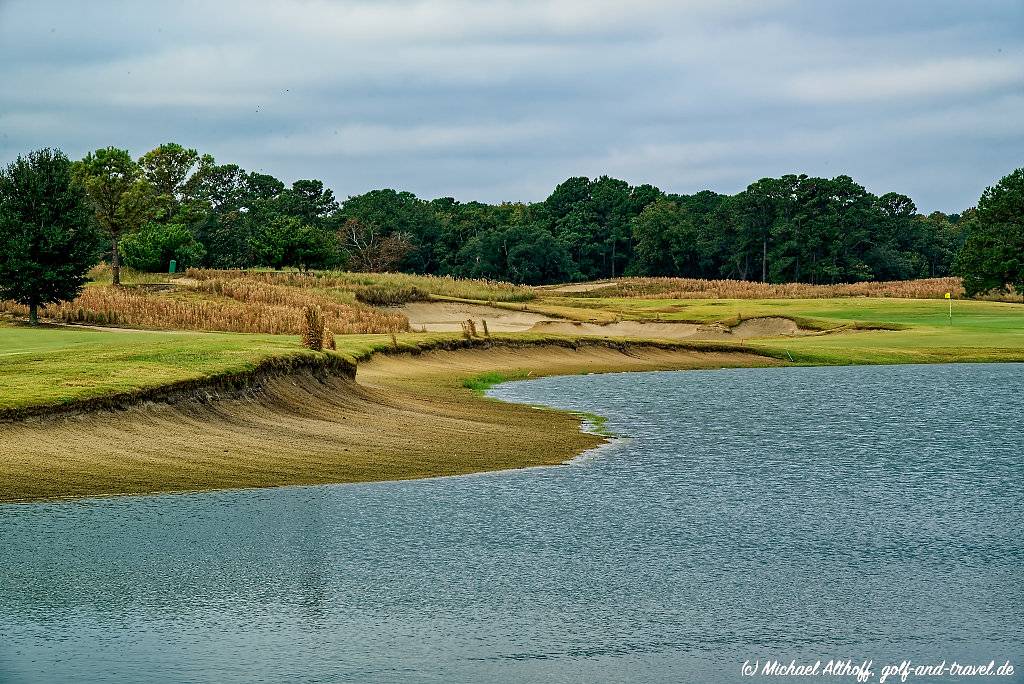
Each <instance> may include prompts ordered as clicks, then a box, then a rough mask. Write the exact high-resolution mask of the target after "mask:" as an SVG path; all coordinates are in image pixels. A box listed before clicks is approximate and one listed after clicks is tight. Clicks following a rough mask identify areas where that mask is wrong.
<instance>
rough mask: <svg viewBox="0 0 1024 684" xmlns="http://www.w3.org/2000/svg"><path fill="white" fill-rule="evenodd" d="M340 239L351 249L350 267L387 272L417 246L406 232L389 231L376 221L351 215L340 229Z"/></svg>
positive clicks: (342, 244) (346, 247) (395, 266)
mask: <svg viewBox="0 0 1024 684" xmlns="http://www.w3.org/2000/svg"><path fill="white" fill-rule="evenodd" d="M338 241H339V243H340V244H341V246H342V248H343V249H344V250H345V251H346V252H347V253H348V268H349V269H351V270H353V271H367V272H371V273H383V272H386V271H393V270H396V269H397V268H398V265H399V264H400V263H402V260H403V259H405V257H406V256H408V254H409V252H411V251H412V250H413V244H412V239H411V237H410V236H409V235H408V234H406V233H391V234H390V235H385V234H384V231H382V230H381V229H380V228H379V227H378V226H377V225H376V224H374V223H370V222H363V221H360V220H359V219H354V218H350V219H348V220H347V221H345V224H344V225H343V226H342V227H341V229H340V230H339V231H338Z"/></svg>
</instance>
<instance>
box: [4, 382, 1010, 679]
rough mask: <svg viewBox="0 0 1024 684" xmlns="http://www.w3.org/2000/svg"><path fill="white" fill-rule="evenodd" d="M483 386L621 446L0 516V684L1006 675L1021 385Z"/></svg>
mask: <svg viewBox="0 0 1024 684" xmlns="http://www.w3.org/2000/svg"><path fill="white" fill-rule="evenodd" d="M494 394H495V395H496V396H498V397H501V398H503V399H508V400H513V401H522V402H529V403H541V404H548V405H554V406H559V407H566V408H572V409H578V410H585V411H590V412H594V413H600V414H603V415H606V416H608V417H609V423H608V424H609V427H610V428H611V429H612V430H614V431H616V432H618V433H620V434H622V435H624V436H626V437H627V439H624V440H621V441H619V442H618V443H616V444H615V445H613V446H611V447H607V448H604V449H601V450H598V451H597V452H596V453H593V454H591V455H590V456H588V457H585V458H583V459H581V460H580V461H579V462H576V463H573V464H570V465H567V466H563V467H558V468H543V469H533V470H528V471H519V472H513V473H495V474H489V475H481V476H471V477H462V478H449V479H443V480H433V481H419V482H406V483H380V484H368V485H342V486H330V487H309V488H286V489H277V490H263V491H245V492H228V493H213V494H201V495H188V496H156V497H139V498H120V499H113V500H92V501H83V502H76V503H66V504H65V503H62V504H41V505H20V506H0V535H2V537H0V541H2V546H0V681H3V682H57V681H62V682H63V681H81V682H134V681H149V682H252V681H265V682H347V681H352V682H498V683H500V682H632V681H636V682H738V681H752V682H756V681H762V682H765V681H777V679H773V678H766V677H753V678H741V677H740V666H741V664H742V663H743V662H744V661H745V660H748V659H749V660H751V661H754V660H755V659H760V660H761V661H762V662H763V661H764V660H765V659H766V658H771V657H776V658H779V659H784V660H785V661H786V662H787V663H788V662H789V660H791V659H793V658H796V659H798V660H808V659H809V660H812V661H813V660H814V659H818V658H820V659H822V660H823V661H827V660H828V659H830V658H844V659H845V658H853V659H854V660H856V661H860V660H862V659H873V660H874V663H875V664H874V669H875V676H874V679H873V680H872V681H878V674H879V671H880V669H881V667H882V666H883V664H885V663H887V662H891V661H894V660H895V661H899V660H902V659H911V660H913V661H914V662H915V663H916V662H920V663H922V664H926V663H932V662H939V661H942V660H943V659H946V660H947V662H950V661H952V660H953V659H955V658H960V659H963V660H966V661H968V662H985V663H987V662H988V661H989V660H996V661H997V663H1002V662H1003V661H1005V660H1010V661H1011V662H1012V663H1013V664H1014V665H1015V666H1016V667H1017V669H1018V672H1017V674H1016V675H1014V676H1010V677H998V678H986V679H987V680H988V681H998V682H1021V681H1024V677H1022V676H1021V671H1024V658H1022V655H1024V638H1022V636H1021V635H1022V630H1024V538H1022V530H1024V493H1022V489H1021V486H1022V484H1024V427H1022V426H1024V366H1022V365H961V366H902V367H874V368H863V367H862V368H807V369H797V368H793V369H741V370H722V371H706V372H684V373H634V374H619V375H600V376H598V375H594V376H585V377H562V378H548V379H543V380H534V381H529V382H520V383H511V384H507V385H504V386H502V387H499V388H498V389H496V390H495V391H494ZM986 679H970V680H962V681H979V682H980V681H985V680H986ZM802 681H822V680H820V679H803V680H802ZM824 681H842V682H853V681H854V679H853V678H852V677H846V678H826V679H825V680H824ZM890 681H892V680H890ZM909 681H914V682H923V681H942V682H948V681H957V680H954V679H952V678H948V677H945V678H941V679H929V678H916V679H911V680H909Z"/></svg>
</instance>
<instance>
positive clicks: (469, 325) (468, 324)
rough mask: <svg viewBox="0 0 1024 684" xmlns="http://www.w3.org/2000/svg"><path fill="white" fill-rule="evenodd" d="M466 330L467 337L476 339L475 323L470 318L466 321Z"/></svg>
mask: <svg viewBox="0 0 1024 684" xmlns="http://www.w3.org/2000/svg"><path fill="white" fill-rule="evenodd" d="M466 328H467V329H468V330H469V336H470V337H477V334H476V323H475V322H473V319H472V318H470V319H469V320H467V321H466Z"/></svg>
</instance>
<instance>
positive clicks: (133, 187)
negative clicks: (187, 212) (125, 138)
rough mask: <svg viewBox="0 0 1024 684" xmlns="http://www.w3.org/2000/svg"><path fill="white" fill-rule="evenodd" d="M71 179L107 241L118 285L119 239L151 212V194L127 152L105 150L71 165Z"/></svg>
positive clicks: (106, 148)
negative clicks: (87, 201) (86, 198)
mask: <svg viewBox="0 0 1024 684" xmlns="http://www.w3.org/2000/svg"><path fill="white" fill-rule="evenodd" d="M74 175H75V178H76V179H77V180H78V182H79V183H80V184H81V185H82V187H84V188H85V191H86V193H87V194H88V196H89V199H90V200H91V202H92V207H93V211H94V212H95V215H96V221H97V222H98V223H99V225H100V227H101V228H103V230H104V231H106V233H107V235H108V236H109V237H110V241H111V242H110V252H111V259H110V267H111V271H112V273H113V281H114V285H120V284H121V255H120V250H119V249H118V245H119V243H120V241H121V238H122V237H123V236H124V235H126V234H128V233H130V232H131V231H133V230H136V229H138V228H139V227H140V226H141V225H142V224H143V223H145V221H146V220H147V219H148V218H150V217H151V215H152V213H153V210H154V202H153V192H152V188H151V186H150V185H149V183H148V182H147V181H146V179H145V177H144V176H143V171H142V167H141V166H139V165H138V164H137V163H136V162H135V160H134V159H132V156H131V155H130V154H129V153H128V151H127V150H120V149H117V148H116V147H105V148H103V149H99V150H96V151H95V152H90V153H89V154H87V155H86V156H85V158H84V159H82V160H81V161H80V162H78V163H76V164H75V165H74Z"/></svg>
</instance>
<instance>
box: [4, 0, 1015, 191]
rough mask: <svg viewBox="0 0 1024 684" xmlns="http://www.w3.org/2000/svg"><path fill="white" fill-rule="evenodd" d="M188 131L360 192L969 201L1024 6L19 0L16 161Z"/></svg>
mask: <svg viewBox="0 0 1024 684" xmlns="http://www.w3.org/2000/svg"><path fill="white" fill-rule="evenodd" d="M167 141H176V142H180V143H182V144H184V145H187V146H190V147H195V148H197V149H199V150H201V151H203V152H209V153H211V154H213V155H214V156H215V157H216V158H217V159H218V160H219V161H221V162H235V163H238V164H241V165H242V166H244V167H245V168H248V169H257V170H261V171H264V172H267V173H272V174H274V175H276V176H278V177H279V178H281V179H282V180H286V181H292V180H295V179H297V178H311V177H312V178H321V179H323V180H324V181H325V182H326V183H327V184H328V185H329V186H330V187H332V188H333V189H334V190H335V192H336V193H337V194H338V195H339V196H340V197H346V196H348V195H352V194H357V193H361V192H364V191H366V190H370V189H373V188H379V187H394V188H399V189H406V190H411V191H412V192H415V193H416V194H418V195H420V196H423V197H427V198H432V197H438V196H449V195H450V196H454V197H456V198H458V199H460V200H471V199H478V200H483V201H499V200H540V199H543V198H544V197H545V196H546V195H547V194H548V193H549V192H550V190H551V189H552V188H553V187H554V185H555V184H556V183H558V182H560V181H561V180H564V179H565V178H566V177H568V176H572V175H588V176H596V175H600V174H609V175H612V176H616V177H619V178H623V179H625V180H628V181H630V182H631V183H634V184H637V183H653V184H655V185H657V186H658V187H660V188H662V189H664V190H668V191H673V192H681V193H692V192H696V191H698V190H702V189H712V190H717V191H719V192H729V193H733V192H736V191H738V190H741V189H742V188H743V187H745V186H746V185H747V184H748V183H749V182H751V181H752V180H756V179H757V178H760V177H763V176H778V175H781V174H784V173H790V172H804V173H809V174H815V175H826V176H834V175H837V174H840V173H846V174H849V175H851V176H853V177H854V178H856V179H858V180H859V181H861V182H862V183H864V184H866V185H867V187H868V189H870V190H872V191H873V192H876V193H882V192H886V191H889V190H896V191H899V192H904V193H907V194H909V195H910V196H911V197H913V198H914V199H915V201H916V202H917V204H918V207H919V208H920V209H921V210H922V211H931V210H934V209H941V210H947V211H953V210H960V209H963V208H965V207H968V206H971V205H973V204H974V203H975V202H976V201H977V197H978V195H979V194H980V192H981V191H982V190H983V189H984V187H985V186H986V185H990V184H991V183H992V182H994V181H995V180H997V179H998V178H999V177H1000V176H1002V175H1004V174H1006V173H1007V172H1009V171H1010V170H1012V169H1013V168H1015V167H1019V166H1024V2H1022V0H1003V1H985V0H978V1H974V2H963V1H952V2H947V1H942V0H921V1H920V2H867V1H864V0H855V1H851V2H839V1H836V2H817V1H812V0H808V1H806V2H786V1H783V0H759V1H755V2H728V1H725V2H721V1H720V2H710V1H708V2H702V1H697V0H688V1H687V0H676V1H668V0H630V1H628V2H605V1H603V0H559V1H557V2H541V1H534V0H517V1H515V2H513V1H496V2H489V1H484V0H481V1H477V2H468V1H467V2H459V1H450V0H444V1H441V0H435V1H432V2H406V1H404V0H382V1H377V2H348V1H342V0H338V1H327V0H321V1H315V0H305V1H293V2H285V1H282V0H275V1H272V2H257V1H252V0H249V1H246V2H216V3H215V2H198V1H197V2H170V1H165V2H142V1H136V2H129V1H126V2H114V1H110V0H91V1H90V2H72V1H70V0H69V1H66V2H47V1H41V0H34V1H21V0H8V1H4V0H0V160H3V161H5V162H6V161H9V160H11V159H13V158H14V157H15V156H16V155H17V154H19V153H22V152H25V151H28V150H30V149H32V148H35V147H41V146H58V147H61V148H62V149H63V150H64V151H65V152H66V153H68V155H69V156H72V157H79V156H81V155H82V154H84V153H85V152H86V151H88V150H90V149H94V148H97V147H103V146H106V145H117V146H120V147H127V148H128V149H130V150H131V151H132V152H133V153H134V154H136V155H138V154H141V153H142V152H145V151H146V150H148V149H151V148H152V147H154V146H156V145H157V144H159V143H162V142H167Z"/></svg>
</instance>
